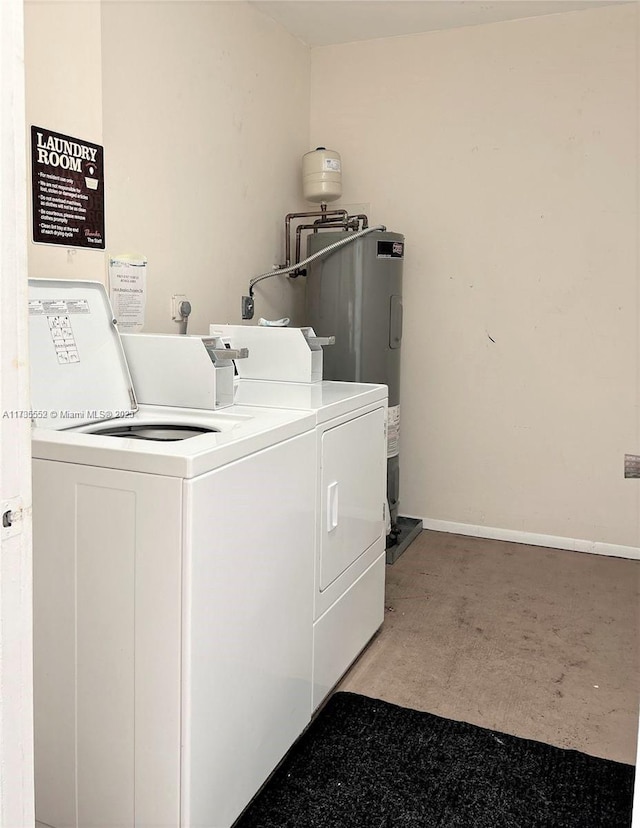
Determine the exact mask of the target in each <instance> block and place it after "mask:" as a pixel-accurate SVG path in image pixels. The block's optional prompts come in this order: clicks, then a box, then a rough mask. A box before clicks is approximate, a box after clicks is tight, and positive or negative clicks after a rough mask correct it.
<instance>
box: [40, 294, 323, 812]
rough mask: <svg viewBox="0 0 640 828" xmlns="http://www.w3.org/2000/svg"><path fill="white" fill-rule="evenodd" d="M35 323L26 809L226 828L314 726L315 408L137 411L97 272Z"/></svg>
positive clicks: (48, 297) (47, 306) (49, 305)
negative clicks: (32, 797) (31, 728)
mask: <svg viewBox="0 0 640 828" xmlns="http://www.w3.org/2000/svg"><path fill="white" fill-rule="evenodd" d="M30 331H31V360H32V391H33V395H32V400H33V410H32V411H30V412H28V415H29V416H32V418H33V419H34V422H35V425H36V427H35V428H34V430H33V458H34V459H33V533H34V535H33V547H34V558H33V560H34V696H35V763H36V767H35V772H36V815H37V819H38V820H39V821H40V822H43V823H45V824H47V825H50V826H53V827H54V828H62V826H64V827H65V828H69V826H74V828H96V826H99V825H117V826H120V827H121V828H186V827H187V826H193V825H208V826H216V828H229V826H230V825H231V824H232V823H233V821H234V820H235V819H236V817H237V816H238V815H239V813H240V812H241V811H242V810H243V808H244V807H245V806H246V805H247V803H248V802H249V800H250V799H251V797H252V796H253V795H254V794H255V793H256V791H257V790H258V789H259V787H260V785H261V784H262V783H263V782H264V781H265V779H266V778H267V776H268V775H269V773H270V772H271V771H272V770H273V768H274V767H275V765H276V764H277V762H278V761H279V760H280V759H281V758H282V756H283V755H284V753H285V752H286V750H287V749H288V748H289V746H290V745H291V744H292V743H293V741H294V740H295V739H296V738H297V736H298V735H299V734H300V732H301V731H302V730H303V729H304V727H305V725H306V724H307V723H308V721H309V720H310V715H311V693H312V690H311V683H312V636H313V607H312V602H311V600H310V596H311V594H312V591H313V579H314V563H313V559H312V556H311V555H310V554H309V550H310V549H311V548H312V545H313V542H314V531H315V523H314V521H315V517H314V515H315V495H316V492H315V479H314V477H313V474H310V473H309V470H310V469H311V468H313V465H314V463H315V452H316V435H315V424H316V422H315V417H314V416H313V414H312V413H310V412H303V411H285V410H276V409H274V408H261V407H251V408H249V407H241V406H231V407H229V408H226V409H224V410H221V411H215V412H204V411H201V410H192V409H184V408H180V409H178V408H165V407H161V406H149V407H145V406H142V407H140V408H138V406H137V403H136V399H135V394H134V393H133V390H132V387H131V382H130V377H129V372H128V368H127V364H126V360H125V359H124V356H123V353H122V349H121V344H120V339H119V336H118V333H117V330H116V328H115V326H114V325H113V323H112V318H111V311H110V307H109V303H108V300H107V297H106V294H105V292H104V288H103V287H102V285H99V284H97V283H86V282H78V281H69V282H65V281H58V280H33V281H32V282H31V283H30Z"/></svg>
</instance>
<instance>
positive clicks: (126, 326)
mask: <svg viewBox="0 0 640 828" xmlns="http://www.w3.org/2000/svg"><path fill="white" fill-rule="evenodd" d="M109 298H110V299H111V307H112V308H113V314H114V316H115V318H116V320H117V322H118V327H119V328H120V330H121V331H127V332H128V333H137V332H138V331H141V330H142V327H143V325H144V309H145V305H146V301H147V258H146V256H140V255H138V254H131V253H123V254H122V255H121V256H110V257H109Z"/></svg>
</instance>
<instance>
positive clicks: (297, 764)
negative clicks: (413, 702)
mask: <svg viewBox="0 0 640 828" xmlns="http://www.w3.org/2000/svg"><path fill="white" fill-rule="evenodd" d="M632 789H633V768H632V766H630V765H624V764H621V763H618V762H612V761H609V760H606V759H600V758H596V757H593V756H588V755H587V754H585V753H579V752H577V751H574V750H563V749H561V748H557V747H553V746H551V745H547V744H543V743H541V742H534V741H531V740H528V739H520V738H518V737H516V736H509V735H506V734H502V733H498V732H496V731H492V730H486V729H484V728H481V727H476V726H475V725H470V724H466V723H464V722H455V721H451V720H449V719H444V718H441V717H439V716H434V715H432V714H430V713H424V712H420V711H416V710H409V709H406V708H403V707H398V706H396V705H393V704H389V703H388V702H384V701H380V700H378V699H371V698H367V697H366V696H360V695H356V694H354V693H336V694H335V695H334V696H333V697H332V698H331V699H330V700H329V702H328V704H327V705H326V707H325V708H324V710H322V711H321V713H320V714H319V716H318V717H317V719H316V720H315V721H314V723H313V724H312V725H311V727H310V728H309V730H308V731H307V732H306V733H305V734H304V735H303V737H302V738H301V739H300V740H299V741H298V742H297V743H296V744H295V745H294V747H293V748H292V749H291V751H290V752H289V754H288V755H287V757H286V758H285V760H284V762H283V763H282V765H281V766H280V767H279V768H278V770H277V771H276V773H275V774H274V775H273V777H272V778H271V779H270V780H269V782H268V783H267V785H266V786H265V788H264V789H263V791H262V792H261V793H260V794H259V795H258V797H257V798H256V799H255V800H254V802H253V803H252V804H251V805H250V806H249V808H248V810H247V811H246V812H245V813H244V814H243V816H242V817H241V818H240V820H239V821H238V822H237V823H236V826H235V828H628V826H630V824H631V804H632Z"/></svg>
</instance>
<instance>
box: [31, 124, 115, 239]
mask: <svg viewBox="0 0 640 828" xmlns="http://www.w3.org/2000/svg"><path fill="white" fill-rule="evenodd" d="M31 189H32V196H33V241H34V242H37V243H39V244H58V245H63V246H64V247H84V248H94V249H96V250H104V245H105V241H104V153H103V148H102V147H101V146H98V144H92V143H90V142H89V141H84V140H82V139H80V138H72V137H71V136H69V135H62V134H61V133H59V132H52V131H51V130H50V129H44V128H43V127H37V126H32V127H31Z"/></svg>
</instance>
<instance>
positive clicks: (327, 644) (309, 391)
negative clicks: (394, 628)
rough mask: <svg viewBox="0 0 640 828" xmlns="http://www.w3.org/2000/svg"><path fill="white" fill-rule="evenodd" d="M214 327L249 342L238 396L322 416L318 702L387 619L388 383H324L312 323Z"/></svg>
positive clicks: (231, 340)
mask: <svg viewBox="0 0 640 828" xmlns="http://www.w3.org/2000/svg"><path fill="white" fill-rule="evenodd" d="M214 331H215V332H216V333H220V334H221V335H222V338H223V339H224V340H225V341H226V342H227V343H228V344H229V345H230V346H231V347H232V348H238V347H243V346H245V345H247V346H248V348H249V358H248V359H246V360H242V362H241V363H240V362H238V364H237V367H238V372H239V374H240V377H239V379H238V380H237V383H236V386H237V389H236V395H235V401H236V403H237V404H240V405H243V406H259V407H272V408H276V409H298V410H300V411H306V412H309V413H311V414H313V416H314V419H315V423H316V456H317V460H316V467H317V494H316V515H317V517H316V530H315V552H314V557H315V574H314V578H315V587H314V615H313V708H314V710H315V709H316V708H317V707H318V706H319V705H320V704H321V703H322V701H323V700H324V699H325V698H326V696H327V695H328V693H329V692H330V691H331V689H332V688H333V687H334V686H335V684H336V683H337V682H338V681H339V679H340V678H341V677H342V675H343V674H344V673H345V671H346V670H347V669H348V667H349V666H350V665H351V663H352V662H353V661H354V659H355V658H356V657H357V656H358V655H359V653H360V652H361V651H362V649H363V648H364V647H365V646H366V644H367V643H368V642H369V640H370V639H371V637H372V636H373V635H374V633H375V632H376V630H377V629H378V628H379V627H380V626H381V624H382V622H383V618H384V583H385V540H386V520H385V508H386V461H387V441H386V413H387V395H388V389H387V387H386V385H371V384H364V383H362V384H360V383H350V382H329V381H322V380H321V377H322V344H323V340H321V339H319V338H317V337H315V334H314V333H313V330H312V329H310V328H302V329H301V328H260V327H258V326H242V325H238V326H236V325H217V324H213V325H211V327H210V332H211V333H213V332H214ZM326 344H328V343H326ZM250 377H260V378H261V379H250ZM269 377H286V378H288V379H293V380H305V379H306V380H307V381H306V382H304V381H303V382H300V381H298V382H296V381H286V382H277V381H270V380H269V379H268V378H269Z"/></svg>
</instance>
